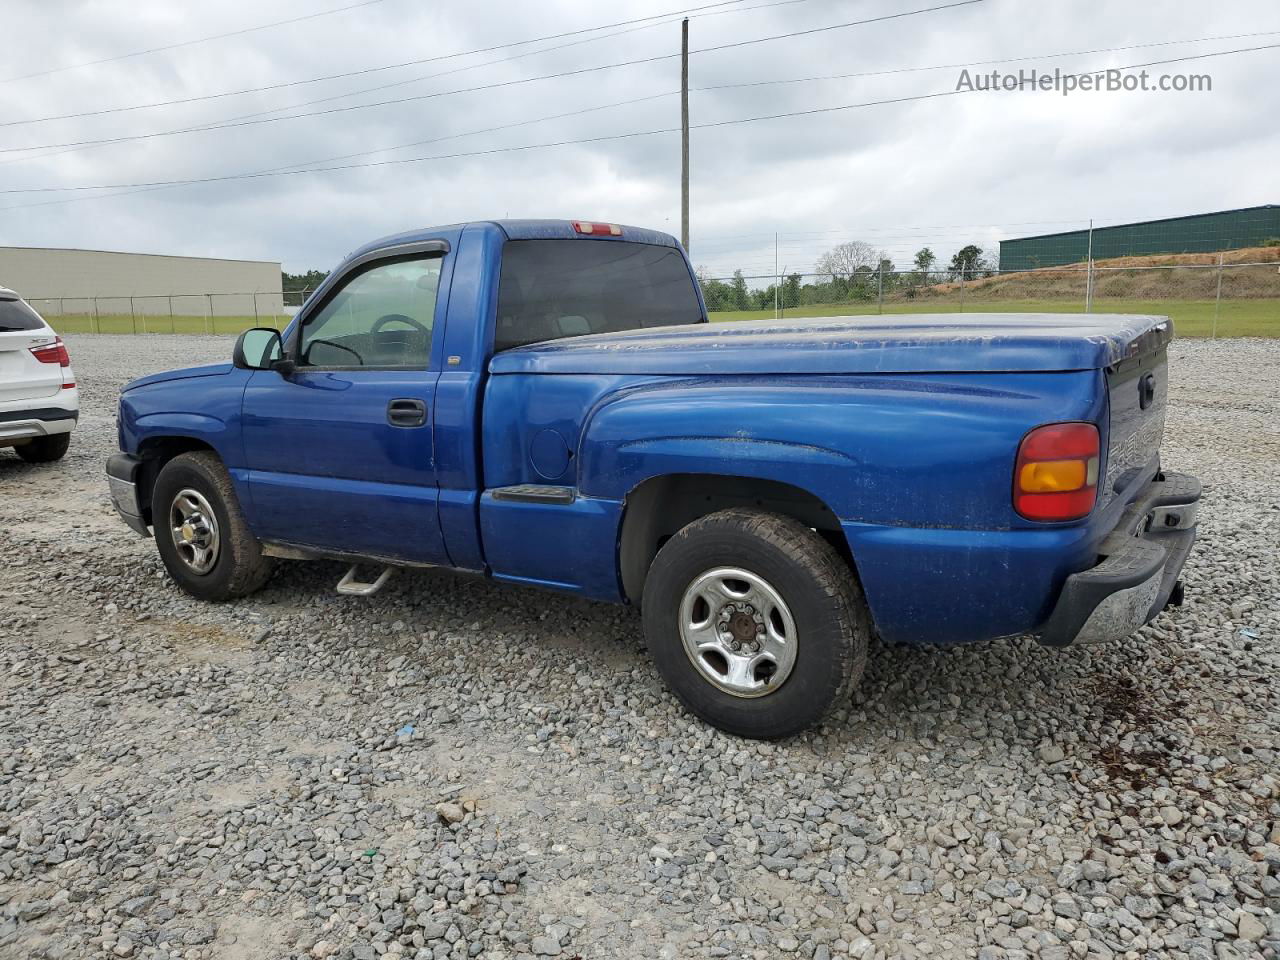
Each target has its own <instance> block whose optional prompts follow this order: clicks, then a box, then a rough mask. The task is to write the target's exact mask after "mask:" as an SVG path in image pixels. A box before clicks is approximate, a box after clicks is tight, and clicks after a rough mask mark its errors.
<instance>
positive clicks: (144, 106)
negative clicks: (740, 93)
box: [0, 0, 804, 127]
mask: <svg viewBox="0 0 1280 960" xmlns="http://www.w3.org/2000/svg"><path fill="white" fill-rule="evenodd" d="M373 2H381V0H373ZM745 2H746V0H719V2H717V3H707V4H703V5H702V6H698V7H689V8H686V9H683V10H669V11H667V12H666V13H655V14H652V15H651V16H647V17H637V18H635V19H632V20H619V21H617V22H615V23H602V24H599V25H597V26H594V27H581V28H579V29H576V30H566V31H564V32H563V33H552V34H548V35H546V36H543V37H531V38H530V39H528V40H514V41H512V42H510V43H499V44H494V45H492V46H488V47H476V48H475V49H473V50H460V51H458V52H456V53H442V54H438V55H437V56H434V57H422V58H420V59H418V60H405V61H403V62H401V63H388V64H383V65H381V66H376V67H365V68H363V69H361V70H348V71H346V72H345V73H330V74H326V75H324V76H322V77H310V78H308V79H306V80H286V81H283V82H281V83H270V84H266V85H265V86H261V87H244V88H242V89H240V90H225V91H223V92H221V93H206V94H202V95H200V96H196V97H182V98H180V99H176V100H159V101H156V102H154V103H135V104H129V105H126V106H121V107H105V108H103V109H101V110H83V111H80V112H78V113H62V114H55V115H53V116H48V117H31V118H28V119H26V120H6V121H4V122H0V127H16V126H24V125H26V124H32V123H48V122H51V121H54V120H78V119H80V118H82V117H98V116H103V115H104V114H110V113H128V112H131V111H134V110H151V109H154V108H156V107H173V106H180V105H183V104H188V103H200V102H202V101H205V100H220V99H224V98H226V97H238V96H242V95H243V94H247V93H265V92H268V91H271V90H284V89H286V88H288V87H299V86H305V85H308V84H312V83H323V82H324V81H326V80H343V79H346V78H347V77H360V76H366V75H368V74H371V73H382V72H385V71H387V70H399V69H401V68H403V67H417V66H421V65H423V64H425V63H439V62H441V61H444V60H457V59H459V58H461V57H471V56H475V55H476V54H480V53H493V52H494V51H495V50H508V49H510V48H512V47H523V46H528V45H529V44H531V43H543V42H545V41H549V40H563V39H564V38H566V37H576V36H581V35H582V34H584V33H595V32H596V31H598V30H612V29H613V28H615V27H629V26H632V25H634V24H638V23H645V22H648V21H651V20H661V19H662V18H664V17H673V16H689V15H692V14H695V13H700V12H702V11H707V10H712V9H715V8H718V7H726V6H731V5H734V4H739V3H745ZM785 2H786V3H799V2H804V0H785ZM775 5H780V4H767V6H775ZM750 9H758V8H756V7H752V8H750ZM536 52H543V51H536ZM437 76H442V74H437ZM12 79H20V78H17V77H15V78H12ZM419 79H429V78H427V77H422V78H419ZM0 82H5V81H0ZM357 92H366V91H357ZM354 95H355V94H354V93H353V94H351V96H354ZM301 105H302V106H305V105H306V104H301Z"/></svg>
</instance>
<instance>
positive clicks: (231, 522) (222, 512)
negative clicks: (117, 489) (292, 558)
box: [151, 451, 274, 600]
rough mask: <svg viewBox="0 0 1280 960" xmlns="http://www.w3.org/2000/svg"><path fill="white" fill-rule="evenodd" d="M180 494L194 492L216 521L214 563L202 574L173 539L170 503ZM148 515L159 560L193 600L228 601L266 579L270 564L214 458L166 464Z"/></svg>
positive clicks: (202, 454) (190, 456) (192, 456)
mask: <svg viewBox="0 0 1280 960" xmlns="http://www.w3.org/2000/svg"><path fill="white" fill-rule="evenodd" d="M184 490H195V491H196V492H197V493H199V494H200V495H201V496H202V497H203V498H204V499H205V501H206V502H207V503H208V505H209V506H210V507H211V508H212V510H213V514H214V518H215V520H216V522H217V527H216V529H217V532H218V548H217V550H216V553H215V555H216V559H214V561H213V563H212V566H211V568H210V569H209V570H208V571H207V572H204V573H198V572H196V571H195V570H194V569H193V568H192V566H191V565H189V563H188V561H187V560H185V559H184V558H183V556H182V555H181V554H180V553H179V549H178V545H177V544H176V543H175V542H174V538H173V532H172V525H171V523H170V521H169V517H170V514H171V511H172V510H173V508H174V501H175V499H176V498H177V497H178V495H179V494H180V493H181V492H182V491H184ZM151 513H152V516H151V519H152V522H153V526H154V528H155V538H156V548H157V549H158V550H159V551H160V559H161V560H163V561H164V565H165V568H166V569H167V570H168V571H169V576H170V577H172V578H173V582H174V583H176V584H177V585H178V586H179V587H181V588H182V589H183V590H184V591H186V592H187V593H189V594H191V595H192V596H193V597H198V598H199V599H201V600H233V599H235V598H236V597H243V596H247V595H248V594H251V593H253V592H254V591H255V590H257V589H259V588H260V587H261V586H262V585H263V584H264V583H266V582H267V578H268V577H270V576H271V571H272V569H273V568H274V563H273V561H272V559H271V558H270V557H265V556H263V555H262V545H261V544H259V543H258V541H257V539H256V538H255V537H254V536H253V534H252V533H251V532H250V531H249V525H248V524H247V523H245V519H244V514H243V513H241V512H240V502H239V501H238V500H237V499H236V494H235V489H234V488H233V487H232V485H231V477H230V475H229V474H228V473H227V469H226V467H224V466H223V465H222V461H221V460H219V459H218V457H217V455H216V454H214V453H212V452H207V451H197V452H194V453H184V454H180V455H179V456H176V457H174V458H173V459H172V460H170V461H169V462H168V463H166V464H165V465H164V467H163V469H161V471H160V475H159V476H158V477H156V483H155V487H154V488H153V489H152V492H151Z"/></svg>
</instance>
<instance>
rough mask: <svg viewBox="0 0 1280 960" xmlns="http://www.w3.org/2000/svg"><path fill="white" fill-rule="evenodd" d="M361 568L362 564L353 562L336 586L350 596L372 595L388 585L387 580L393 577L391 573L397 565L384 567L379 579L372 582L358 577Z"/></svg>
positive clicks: (339, 590) (342, 592) (340, 591)
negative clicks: (357, 573) (357, 572)
mask: <svg viewBox="0 0 1280 960" xmlns="http://www.w3.org/2000/svg"><path fill="white" fill-rule="evenodd" d="M359 568H360V564H358V563H353V564H352V565H351V569H350V570H348V571H347V572H346V573H345V574H343V576H342V579H341V580H339V581H338V586H337V587H336V588H335V589H336V590H337V591H338V592H339V593H341V594H343V595H344V596H348V597H372V596H373V595H374V594H375V593H377V592H378V591H379V590H381V589H382V588H383V587H384V586H386V584H387V581H388V580H390V579H391V575H392V574H393V573H395V572H396V568H395V567H383V568H382V572H381V573H380V574H378V579H377V580H374V581H373V582H371V583H370V582H366V581H363V580H357V579H356V571H357V570H358V569H359Z"/></svg>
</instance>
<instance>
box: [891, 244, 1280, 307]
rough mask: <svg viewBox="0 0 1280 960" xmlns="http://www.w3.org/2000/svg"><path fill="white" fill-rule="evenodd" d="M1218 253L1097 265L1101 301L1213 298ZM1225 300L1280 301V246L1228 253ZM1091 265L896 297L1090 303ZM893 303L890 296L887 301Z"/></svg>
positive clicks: (1225, 257)
mask: <svg viewBox="0 0 1280 960" xmlns="http://www.w3.org/2000/svg"><path fill="white" fill-rule="evenodd" d="M1218 256H1219V255H1218V254H1217V253H1174V254H1161V255H1158V256H1150V257H1114V258H1112V259H1109V260H1095V261H1094V277H1093V295H1094V297H1095V298H1099V299H1102V298H1116V299H1126V300H1212V299H1214V298H1215V297H1216V296H1217V292H1218V270H1217V269H1214V268H1216V266H1217V264H1218ZM1222 258H1223V263H1224V266H1223V269H1222V296H1223V298H1224V299H1227V298H1231V299H1240V298H1247V299H1255V298H1265V299H1270V298H1275V297H1280V247H1247V248H1243V249H1240V250H1227V251H1223V253H1222ZM1087 275H1088V267H1087V265H1086V264H1083V263H1073V264H1068V265H1066V266H1061V267H1044V268H1041V269H1038V270H1020V271H1018V272H1016V273H1006V274H1001V275H999V276H994V277H984V278H981V279H978V280H966V281H964V282H963V283H961V282H959V281H955V282H949V283H936V284H930V285H928V286H920V287H915V288H912V289H910V290H905V291H903V292H902V293H900V294H896V295H895V296H894V299H914V300H920V299H930V298H942V297H946V298H955V297H959V296H964V297H966V298H968V297H972V298H973V299H975V300H1060V299H1072V298H1079V299H1084V295H1085V282H1086V279H1087ZM886 299H888V298H886Z"/></svg>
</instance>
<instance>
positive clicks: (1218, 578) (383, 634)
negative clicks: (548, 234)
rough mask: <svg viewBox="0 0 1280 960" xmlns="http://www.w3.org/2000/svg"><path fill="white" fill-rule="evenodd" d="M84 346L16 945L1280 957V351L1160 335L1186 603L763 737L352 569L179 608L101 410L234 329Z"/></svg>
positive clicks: (521, 610)
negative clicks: (1102, 634) (348, 575)
mask: <svg viewBox="0 0 1280 960" xmlns="http://www.w3.org/2000/svg"><path fill="white" fill-rule="evenodd" d="M67 339H68V341H69V346H70V349H71V352H72V357H73V360H74V362H75V367H76V372H77V374H78V376H79V379H80V382H81V384H82V389H83V392H84V416H83V418H82V421H81V424H80V428H79V430H78V431H77V433H76V435H75V438H74V441H73V444H72V448H71V453H70V454H69V456H68V458H67V460H65V461H64V462H63V463H61V464H56V465H52V466H46V467H33V466H28V465H26V464H24V463H22V462H21V461H20V460H19V459H18V458H17V457H16V456H14V455H13V454H12V453H11V452H8V451H0V957H3V958H6V960H7V958H11V957H12V958H19V957H21V958H28V957H77V958H78V957H98V956H103V957H166V958H178V957H185V958H220V960H221V958H227V960H266V958H275V957H300V958H303V957H305V958H323V957H330V956H332V957H338V958H350V957H356V958H369V957H376V956H382V955H391V956H397V955H398V956H405V957H416V958H462V957H468V956H472V957H490V958H500V957H508V958H514V957H527V956H529V955H533V956H538V957H556V956H558V957H564V958H572V957H578V956H580V957H583V958H611V957H628V958H629V957H637V958H640V957H643V958H654V957H657V958H677V957H678V958H684V957H751V958H772V957H789V956H798V957H804V958H813V960H827V958H830V957H846V956H849V957H859V958H872V957H875V958H899V957H906V958H911V957H927V958H930V960H937V958H949V957H974V956H977V957H980V958H983V960H988V958H999V957H1009V958H1014V957H1032V956H1034V957H1040V958H1042V960H1065V958H1084V957H1126V958H1139V957H1144V958H1145V957H1190V958H1204V960H1231V958H1237V957H1254V956H1280V916H1278V914H1280V780H1278V779H1277V778H1278V777H1280V763H1278V762H1277V758H1278V757H1280V752H1278V751H1280V744H1278V743H1277V732H1278V731H1280V684H1278V683H1277V679H1276V667H1277V664H1278V662H1280V657H1278V655H1277V654H1278V652H1280V613H1278V610H1280V581H1278V579H1277V566H1278V564H1277V550H1278V549H1280V372H1278V370H1280V341H1258V340H1253V341H1243V340H1240V341H1219V342H1207V341H1185V342H1177V343H1175V344H1174V346H1173V347H1172V348H1171V357H1172V371H1173V376H1174V378H1175V386H1174V389H1173V402H1172V405H1171V410H1170V425H1169V429H1168V433H1167V436H1166V443H1165V458H1166V462H1167V463H1168V464H1169V465H1170V467H1172V468H1175V469H1180V470H1186V471H1189V472H1192V473H1196V474H1198V475H1199V476H1200V477H1201V478H1202V479H1203V480H1204V481H1205V485H1206V490H1207V493H1206V497H1205V501H1204V505H1203V512H1202V519H1201V527H1200V529H1201V541H1200V543H1199V544H1198V546H1197V549H1196V551H1195V553H1194V554H1193V555H1192V558H1191V560H1190V562H1189V564H1188V566H1187V569H1186V574H1185V576H1186V581H1187V603H1186V605H1185V606H1184V607H1182V608H1181V609H1180V610H1176V611H1171V612H1168V613H1166V614H1165V615H1163V616H1162V617H1160V618H1159V619H1158V620H1157V621H1156V623H1155V624H1154V625H1153V626H1150V627H1148V628H1146V629H1144V630H1143V631H1142V632H1141V634H1140V635H1138V636H1136V637H1134V638H1131V639H1129V640H1127V641H1125V642H1123V643H1116V644H1111V645H1107V646H1104V647H1100V648H1094V649H1068V650H1066V651H1050V650H1046V649H1042V648H1040V647H1038V646H1037V645H1036V644H1035V643H1033V642H1030V641H1013V642H999V643H990V644H982V645H976V646H972V647H966V648H963V649H954V650H939V649H931V648H922V649H911V650H890V649H877V650H873V652H872V656H871V667H870V671H869V675H868V676H867V678H866V679H865V681H864V682H863V683H862V685H861V687H860V688H859V689H858V690H857V692H856V694H855V698H854V700H853V702H851V703H850V705H849V707H848V709H847V710H844V711H841V712H839V713H837V714H836V716H835V718H834V719H833V720H832V721H831V722H830V723H829V724H828V725H826V726H824V727H823V728H821V729H820V730H817V731H815V732H813V733H812V734H810V735H806V736H804V737H801V738H797V739H794V740H791V741H787V742H782V743H775V744H762V743H753V742H745V741H740V740H735V739H733V738H730V737H728V736H726V735H723V734H721V733H719V732H717V731H715V730H713V729H711V728H709V727H707V726H705V725H703V724H702V723H700V722H698V721H696V720H694V719H692V718H690V717H689V716H688V715H686V714H685V713H683V712H682V711H681V710H680V709H679V707H678V706H677V705H676V703H675V702H674V701H673V699H672V698H671V697H669V696H668V695H667V694H666V693H665V692H664V690H663V689H662V687H661V686H660V684H659V681H658V679H657V677H656V675H655V673H654V671H653V670H652V669H651V667H650V664H649V662H648V660H647V658H646V655H645V650H644V647H643V644H642V641H641V631H640V624H639V618H638V617H637V616H636V615H635V614H633V613H632V612H630V611H627V610H621V609H616V608H613V607H608V606H603V605H596V604H591V603H587V602H581V601H577V600H572V599H564V598H560V597H556V596H552V595H545V594H539V593H534V592H531V591H524V590H516V589H511V588H499V587H497V586H493V585H490V584H488V583H485V582H483V581H480V580H474V579H466V578H462V577H457V576H454V575H451V574H448V573H444V572H423V573H414V574H406V575H402V576H400V577H398V578H396V579H395V580H393V581H392V584H391V586H389V587H388V588H387V589H386V590H385V591H383V593H381V594H380V595H378V596H377V597H376V598H373V599H371V600H359V599H353V598H345V597H339V596H337V595H336V594H334V593H333V591H332V587H333V584H334V583H336V581H337V579H338V577H339V576H340V574H341V572H342V571H341V568H340V567H338V566H336V565H333V564H313V565H303V564H288V565H285V566H284V568H283V569H282V570H281V571H280V572H279V573H278V574H277V575H276V577H275V578H274V579H273V580H272V582H271V583H270V584H269V585H268V587H267V589H266V590H264V591H263V592H262V593H261V594H259V595H257V596H255V597H253V598H251V599H248V600H245V601H241V602H237V603H233V604H226V605H210V604H202V603H199V602H197V601H194V600H192V599H190V598H188V597H186V596H185V595H183V594H181V593H179V592H178V591H177V590H176V589H175V588H174V587H173V586H172V585H170V583H169V582H168V580H167V579H166V577H165V576H164V574H163V571H162V568H161V566H160V563H159V561H158V559H157V557H156V554H155V550H154V547H153V545H152V544H151V543H150V542H149V541H143V540H140V539H138V538H135V537H134V536H133V534H131V533H130V532H129V531H128V530H127V529H126V528H125V527H124V526H123V525H122V524H120V523H119V522H118V521H117V520H116V518H115V516H114V514H113V513H112V511H111V508H110V505H109V503H108V501H107V496H106V486H105V483H104V481H103V479H102V476H101V468H102V462H103V459H104V458H105V457H106V456H107V454H108V453H109V452H110V451H111V450H112V449H113V448H114V445H115V433H114V427H113V417H114V403H115V395H116V392H117V390H118V389H119V387H120V386H121V384H123V383H124V382H125V381H126V380H128V379H130V378H131V377H133V376H136V375H139V374H142V373H146V372H150V371H154V370H160V369H164V368H166V367H171V366H175V365H180V364H185V363H191V362H203V361H206V360H220V359H222V358H224V357H226V356H229V354H230V349H231V341H230V340H228V339H224V338H212V337H169V336H150V337H109V336H99V337H89V336H79V337H68V338H67Z"/></svg>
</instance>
